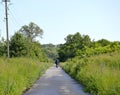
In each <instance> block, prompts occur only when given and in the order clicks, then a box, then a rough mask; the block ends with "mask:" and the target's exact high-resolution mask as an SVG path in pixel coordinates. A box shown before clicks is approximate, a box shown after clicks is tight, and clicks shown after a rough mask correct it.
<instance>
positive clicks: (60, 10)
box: [0, 0, 120, 44]
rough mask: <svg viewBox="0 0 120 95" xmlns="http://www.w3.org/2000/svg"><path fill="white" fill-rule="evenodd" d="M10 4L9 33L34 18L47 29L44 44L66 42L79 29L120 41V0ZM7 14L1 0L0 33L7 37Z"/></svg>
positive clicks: (33, 0) (14, 1) (30, 0)
mask: <svg viewBox="0 0 120 95" xmlns="http://www.w3.org/2000/svg"><path fill="white" fill-rule="evenodd" d="M1 1H2V0H1ZM1 1H0V2H1ZM8 7H9V10H8V14H9V15H8V18H9V37H12V35H14V33H15V32H16V31H17V30H19V29H20V28H21V26H23V25H28V24H29V23H30V22H34V23H35V24H37V25H38V26H39V27H40V28H41V29H43V31H44V33H43V37H42V39H38V40H39V41H40V43H41V44H49V43H52V44H61V43H64V42H65V40H64V38H65V37H66V36H67V35H69V34H75V33H76V32H80V34H81V35H89V36H90V38H91V39H92V40H93V39H94V40H100V39H102V38H104V39H107V40H110V41H120V0H11V2H10V3H9V4H8ZM4 18H5V10H4V3H3V2H1V3H0V37H4V38H6V30H5V19H4Z"/></svg>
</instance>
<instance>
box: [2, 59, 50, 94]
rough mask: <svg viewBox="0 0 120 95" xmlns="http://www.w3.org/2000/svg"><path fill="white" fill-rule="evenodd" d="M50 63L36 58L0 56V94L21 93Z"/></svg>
mask: <svg viewBox="0 0 120 95" xmlns="http://www.w3.org/2000/svg"><path fill="white" fill-rule="evenodd" d="M50 65H51V64H50V63H43V62H40V61H39V60H36V59H35V60H34V59H27V58H11V59H9V60H7V59H3V58H0V67H1V69H0V95H22V92H23V91H24V90H26V89H28V88H30V87H31V86H32V84H33V83H34V82H35V81H36V79H37V78H39V77H40V76H41V75H42V74H43V73H44V72H45V70H46V69H47V68H48V67H49V66H50Z"/></svg>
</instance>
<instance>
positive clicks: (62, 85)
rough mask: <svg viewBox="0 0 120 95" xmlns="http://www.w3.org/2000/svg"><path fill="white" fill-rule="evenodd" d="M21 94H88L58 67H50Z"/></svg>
mask: <svg viewBox="0 0 120 95" xmlns="http://www.w3.org/2000/svg"><path fill="white" fill-rule="evenodd" d="M23 95H90V94H88V93H85V92H84V91H83V88H82V86H81V85H79V84H78V83H77V82H76V81H75V80H73V79H72V78H71V77H70V76H69V75H68V74H66V73H65V72H64V71H63V70H62V69H61V68H60V67H59V68H56V67H55V66H52V67H50V68H49V69H48V70H47V71H46V73H45V74H44V75H43V76H42V77H41V78H40V79H39V80H38V81H36V83H35V84H34V85H33V87H32V88H31V89H30V90H29V91H28V92H26V93H24V94H23Z"/></svg>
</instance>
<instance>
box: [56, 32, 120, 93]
mask: <svg viewBox="0 0 120 95" xmlns="http://www.w3.org/2000/svg"><path fill="white" fill-rule="evenodd" d="M85 37H86V38H87V39H85ZM68 38H69V39H68ZM88 38H89V39H88ZM78 39H79V41H78ZM85 41H86V42H85ZM71 52H72V53H71ZM58 53H59V56H60V60H61V61H65V62H64V63H62V64H61V66H62V68H63V69H64V70H65V71H66V72H67V73H68V74H70V76H72V77H73V78H74V79H76V80H77V81H78V82H79V83H81V84H83V85H84V88H85V91H87V92H89V93H92V94H93V95H119V93H120V90H119V89H120V81H119V79H120V43H119V42H117V41H115V42H110V41H108V40H105V39H102V40H99V41H91V40H90V37H89V36H88V35H83V36H81V35H80V34H79V33H76V34H75V35H69V36H67V38H66V43H65V44H62V45H61V47H60V50H59V52H58ZM63 56H64V60H63V59H62V57H63Z"/></svg>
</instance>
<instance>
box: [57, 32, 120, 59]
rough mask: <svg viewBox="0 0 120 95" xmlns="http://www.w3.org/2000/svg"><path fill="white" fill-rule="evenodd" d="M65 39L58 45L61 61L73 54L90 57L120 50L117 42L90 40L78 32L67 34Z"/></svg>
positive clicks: (71, 56) (72, 56)
mask: <svg viewBox="0 0 120 95" xmlns="http://www.w3.org/2000/svg"><path fill="white" fill-rule="evenodd" d="M65 41H66V42H65V43H64V44H61V45H60V48H59V50H58V55H59V59H60V60H61V61H66V60H67V59H69V58H71V59H72V58H74V57H75V56H81V57H83V56H86V57H90V56H94V55H99V54H104V53H110V52H114V51H120V43H119V42H116V41H115V42H110V41H108V40H106V39H101V40H98V41H91V39H90V37H89V36H88V35H83V36H81V34H80V33H78V32H77V33H76V34H74V35H71V34H70V35H68V36H67V37H66V38H65Z"/></svg>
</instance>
